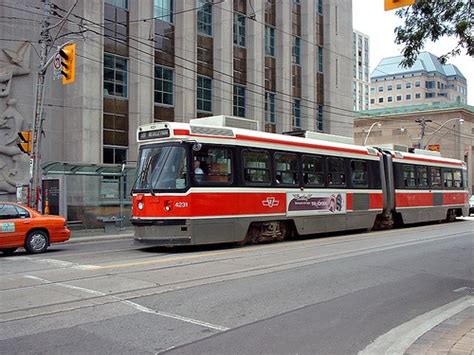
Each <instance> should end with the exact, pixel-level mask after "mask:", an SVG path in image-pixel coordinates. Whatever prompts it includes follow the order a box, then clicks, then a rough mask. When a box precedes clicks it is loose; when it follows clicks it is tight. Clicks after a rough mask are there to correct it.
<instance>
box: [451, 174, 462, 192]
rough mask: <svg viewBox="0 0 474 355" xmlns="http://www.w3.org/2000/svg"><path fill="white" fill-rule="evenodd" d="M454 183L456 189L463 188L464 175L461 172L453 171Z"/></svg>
mask: <svg viewBox="0 0 474 355" xmlns="http://www.w3.org/2000/svg"><path fill="white" fill-rule="evenodd" d="M453 178H454V180H453V182H454V187H456V188H460V187H462V174H461V170H453Z"/></svg>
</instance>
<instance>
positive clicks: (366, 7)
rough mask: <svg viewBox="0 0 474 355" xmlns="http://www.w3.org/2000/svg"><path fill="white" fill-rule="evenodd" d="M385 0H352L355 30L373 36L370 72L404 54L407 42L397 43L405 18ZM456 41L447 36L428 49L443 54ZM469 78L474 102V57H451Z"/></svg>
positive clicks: (370, 37)
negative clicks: (398, 29) (383, 61)
mask: <svg viewBox="0 0 474 355" xmlns="http://www.w3.org/2000/svg"><path fill="white" fill-rule="evenodd" d="M383 7H384V1H383V0H352V14H353V24H352V27H353V28H354V30H357V31H360V32H362V33H365V34H366V35H368V36H369V41H370V42H369V64H370V72H371V73H372V71H373V70H374V69H375V67H376V66H377V64H378V63H379V62H380V60H381V59H382V58H385V57H392V56H396V55H400V54H401V53H400V52H401V50H402V49H403V46H398V45H396V44H395V42H394V40H395V33H394V29H395V27H396V26H398V25H400V24H402V19H400V18H398V17H397V16H396V15H395V10H392V11H384V8H383ZM454 46H455V41H453V39H451V38H443V39H441V40H439V41H437V42H435V43H433V42H427V43H426V44H425V48H424V51H427V52H431V53H433V54H434V55H437V56H440V55H442V54H445V53H447V52H448V51H449V50H450V49H452V48H454ZM448 63H450V64H454V65H456V66H457V67H458V69H459V70H460V71H461V73H463V75H464V76H465V77H466V79H467V94H468V97H467V103H468V104H469V105H474V59H473V58H471V57H469V56H468V55H467V54H466V53H465V52H464V53H462V54H461V55H460V56H457V57H454V58H450V59H448Z"/></svg>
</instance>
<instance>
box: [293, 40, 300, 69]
mask: <svg viewBox="0 0 474 355" xmlns="http://www.w3.org/2000/svg"><path fill="white" fill-rule="evenodd" d="M292 54H293V57H292V59H293V60H292V62H293V64H301V39H300V38H299V37H293V50H292Z"/></svg>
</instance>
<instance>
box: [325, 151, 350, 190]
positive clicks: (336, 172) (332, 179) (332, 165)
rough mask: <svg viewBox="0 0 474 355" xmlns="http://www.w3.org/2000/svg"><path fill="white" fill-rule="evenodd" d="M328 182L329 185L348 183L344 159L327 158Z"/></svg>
mask: <svg viewBox="0 0 474 355" xmlns="http://www.w3.org/2000/svg"><path fill="white" fill-rule="evenodd" d="M326 162H327V171H328V173H327V183H328V185H329V186H344V185H346V171H345V164H344V159H341V158H327V159H326Z"/></svg>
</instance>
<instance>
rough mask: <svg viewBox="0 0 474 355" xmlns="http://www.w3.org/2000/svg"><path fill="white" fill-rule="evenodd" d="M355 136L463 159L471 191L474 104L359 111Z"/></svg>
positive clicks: (357, 140) (473, 183)
mask: <svg viewBox="0 0 474 355" xmlns="http://www.w3.org/2000/svg"><path fill="white" fill-rule="evenodd" d="M423 125H424V126H425V127H424V129H423V127H422V126H423ZM354 140H355V143H356V144H364V142H366V144H367V145H377V144H397V145H403V146H407V147H409V148H425V149H429V150H435V151H439V152H440V153H441V155H442V156H443V157H446V158H454V159H459V160H463V161H464V162H466V164H467V167H468V174H469V176H468V177H469V183H470V185H469V186H470V192H471V193H472V192H473V191H474V180H473V178H474V166H473V158H474V107H473V106H468V105H465V104H458V103H443V104H425V105H413V106H406V107H398V108H386V109H373V110H368V111H362V112H359V115H358V117H356V118H355V119H354Z"/></svg>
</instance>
